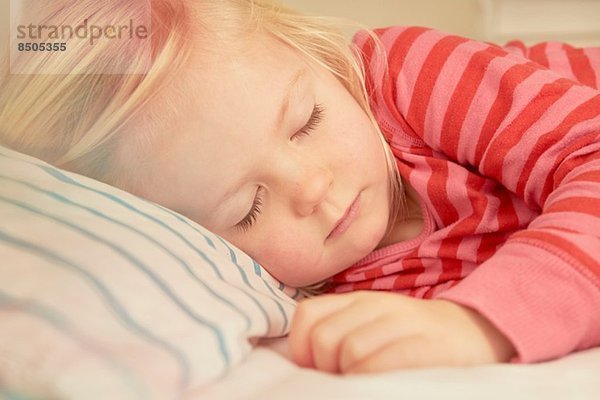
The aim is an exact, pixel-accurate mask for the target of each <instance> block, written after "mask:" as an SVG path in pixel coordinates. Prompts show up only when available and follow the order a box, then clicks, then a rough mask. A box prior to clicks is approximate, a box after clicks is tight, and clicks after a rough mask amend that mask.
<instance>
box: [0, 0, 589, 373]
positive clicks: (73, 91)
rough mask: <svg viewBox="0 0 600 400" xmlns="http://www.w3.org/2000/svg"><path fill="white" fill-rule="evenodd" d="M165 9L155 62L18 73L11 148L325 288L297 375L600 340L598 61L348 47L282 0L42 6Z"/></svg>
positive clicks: (108, 46)
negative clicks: (146, 203)
mask: <svg viewBox="0 0 600 400" xmlns="http://www.w3.org/2000/svg"><path fill="white" fill-rule="evenodd" d="M43 3H48V9H47V10H46V9H44V8H43V6H42V4H43ZM149 3H151V4H149ZM36 4H38V3H36ZM150 6H151V17H152V30H151V34H150V36H149V38H148V41H149V42H148V43H149V46H150V48H151V52H152V57H150V58H149V59H148V61H144V60H145V58H144V57H143V54H142V53H143V51H145V50H147V49H144V48H143V46H139V47H135V46H126V45H124V44H122V43H121V42H119V41H107V40H105V41H102V40H99V41H98V43H97V44H96V45H95V46H93V47H89V48H87V50H86V51H87V53H86V54H85V57H82V54H81V53H78V52H68V51H67V52H64V53H62V54H60V56H59V57H57V56H56V55H53V54H36V55H35V57H31V60H30V61H27V62H33V61H32V60H34V59H35V60H37V62H39V65H44V66H45V67H47V66H48V65H51V66H53V67H55V68H56V69H58V70H59V71H60V75H59V74H29V75H17V74H12V75H11V74H9V71H8V66H5V75H4V77H3V81H2V88H1V89H0V143H2V144H4V145H6V146H9V147H12V148H14V149H16V150H19V151H22V152H25V153H28V154H31V155H34V156H37V157H39V158H42V159H44V160H46V161H48V162H51V163H52V164H54V165H56V166H58V167H61V168H64V169H68V170H71V171H74V172H78V173H81V174H84V175H87V176H90V177H93V178H95V179H98V180H101V181H104V182H107V183H109V184H112V185H114V186H117V187H120V188H122V189H124V190H127V191H129V192H131V193H134V194H136V195H138V196H140V197H143V198H146V199H149V200H151V201H154V202H156V203H159V204H161V205H163V206H165V207H168V208H170V209H172V210H175V211H177V212H179V213H181V214H182V215H184V216H187V217H189V218H190V219H192V220H194V221H196V222H197V223H199V224H201V225H203V226H205V227H206V228H208V229H210V230H211V231H213V232H215V233H217V234H219V235H221V236H222V237H223V238H225V239H226V240H228V241H230V242H231V243H233V244H234V245H235V246H237V247H239V248H240V249H241V250H243V251H245V252H246V253H247V254H249V255H250V256H252V257H253V258H254V259H255V260H256V261H257V262H258V263H260V264H261V265H262V266H263V267H264V268H265V269H266V270H267V271H269V273H271V274H272V275H273V276H274V277H276V278H277V279H279V280H280V281H281V282H283V283H285V284H287V285H291V286H294V287H298V288H306V290H307V291H308V292H311V293H313V294H315V296H311V297H310V298H308V299H306V300H303V301H301V302H300V303H299V305H298V309H297V312H296V315H295V317H294V321H293V323H292V326H291V331H290V334H289V346H290V352H291V355H292V356H293V358H294V360H295V361H296V362H297V363H298V364H299V365H301V366H304V367H311V368H316V369H319V370H322V371H327V372H332V373H363V372H377V371H384V370H391V369H399V368H417V367H432V366H467V365H478V364H485V363H500V362H516V363H533V362H539V361H543V360H549V359H553V358H558V357H562V356H564V355H566V354H569V353H571V352H574V351H577V350H582V349H586V348H590V347H594V346H598V345H600V312H598V310H600V91H599V90H598V86H599V85H600V48H587V49H578V48H574V47H571V46H569V45H566V44H560V43H554V42H552V43H543V44H539V45H536V46H533V47H526V46H525V45H524V44H523V43H522V42H518V41H515V42H511V43H509V44H508V45H506V46H504V47H501V46H498V45H494V44H490V43H483V42H478V41H474V40H469V39H467V38H463V37H458V36H455V35H449V34H445V33H442V32H438V31H436V30H433V29H428V28H422V27H389V28H385V29H377V30H374V31H370V30H366V29H363V30H361V31H360V32H358V33H357V34H356V35H355V36H354V38H353V40H352V42H351V43H348V42H347V41H346V39H345V38H344V36H343V35H342V34H340V33H339V32H338V31H337V30H336V29H335V28H334V25H333V23H332V20H329V19H324V18H318V17H309V16H305V15H301V14H298V13H296V12H294V11H292V10H289V9H287V8H285V7H282V6H280V5H278V4H276V3H273V2H270V1H266V0H196V1H187V0H169V1H167V0H152V1H151V2H148V1H141V0H133V1H128V2H122V1H109V0H105V1H101V2H92V1H81V2H71V1H63V0H59V1H52V2H39V6H36V7H38V9H37V11H38V12H39V14H41V15H43V16H44V15H45V17H46V19H45V20H43V22H47V23H50V22H57V21H59V22H62V23H64V22H65V21H66V22H71V23H73V24H76V23H78V22H80V21H83V20H87V21H89V23H93V22H97V23H98V24H99V25H100V24H101V22H102V21H104V20H106V19H107V18H108V17H110V18H111V20H116V21H119V20H120V19H123V20H126V19H127V18H128V15H131V14H132V13H133V14H135V13H141V12H142V10H144V9H148V7H150ZM40 60H43V61H40ZM143 62H148V63H149V64H148V65H146V66H145V67H147V68H146V69H145V70H146V72H145V73H143V74H107V73H102V71H105V70H106V69H105V68H106V66H107V65H113V66H114V65H118V66H120V67H123V68H125V69H127V67H129V66H132V65H139V63H143ZM56 69H55V70H56ZM82 71H83V72H82Z"/></svg>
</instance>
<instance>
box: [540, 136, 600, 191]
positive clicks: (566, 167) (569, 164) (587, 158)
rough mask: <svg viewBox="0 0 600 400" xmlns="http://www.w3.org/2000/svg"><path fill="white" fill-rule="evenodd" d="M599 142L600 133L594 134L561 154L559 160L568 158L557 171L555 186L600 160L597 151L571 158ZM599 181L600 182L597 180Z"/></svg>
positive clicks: (579, 140)
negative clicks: (581, 168) (578, 170)
mask: <svg viewBox="0 0 600 400" xmlns="http://www.w3.org/2000/svg"><path fill="white" fill-rule="evenodd" d="M597 140H598V133H597V132H593V133H590V134H588V135H584V136H582V137H581V138H579V139H578V140H576V141H574V142H573V143H571V145H570V146H569V147H568V148H566V149H564V150H563V151H562V152H561V154H560V156H559V157H558V159H559V160H564V159H565V158H566V160H565V161H563V162H562V163H561V165H560V169H559V170H558V171H556V174H555V176H554V182H555V183H554V185H560V184H562V181H563V179H565V177H566V176H567V175H568V174H570V173H571V172H573V171H575V170H576V169H578V168H579V167H581V166H582V165H584V164H587V163H589V162H593V161H596V160H599V159H600V153H598V152H597V151H596V150H595V149H594V150H592V152H588V153H587V154H586V153H584V154H581V153H580V155H578V156H576V157H571V158H569V156H570V155H571V154H573V153H575V152H576V151H579V152H581V150H582V149H584V148H585V147H586V146H588V145H590V144H595V143H596V142H597ZM596 168H597V167H596ZM572 180H574V179H570V180H569V181H572ZM597 181H600V180H597ZM545 189H546V190H551V189H552V187H549V188H545Z"/></svg>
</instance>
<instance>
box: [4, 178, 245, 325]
mask: <svg viewBox="0 0 600 400" xmlns="http://www.w3.org/2000/svg"><path fill="white" fill-rule="evenodd" d="M0 179H6V180H8V181H11V182H13V183H17V184H20V185H23V186H26V187H27V188H29V189H31V190H34V191H36V192H38V193H42V194H45V195H47V196H50V197H52V198H54V199H55V200H58V201H60V202H61V203H63V204H66V205H69V206H73V207H75V208H79V209H82V210H85V211H88V212H90V213H91V214H93V215H95V216H98V217H100V218H102V219H104V220H107V221H110V222H112V223H114V224H116V225H118V226H121V227H123V228H126V229H127V230H129V231H132V232H134V233H136V234H138V235H140V236H143V237H144V238H146V239H147V240H149V241H150V242H152V243H153V244H154V245H156V246H157V247H158V248H160V249H162V250H164V251H165V252H166V253H167V254H169V255H170V256H171V257H173V258H174V259H175V261H177V263H178V264H179V265H181V266H182V267H183V269H184V270H185V271H186V272H188V273H189V274H190V275H191V276H192V277H193V278H194V280H196V281H197V282H198V283H199V284H200V285H201V286H203V287H204V288H205V289H206V290H207V291H208V292H209V293H210V294H212V295H213V296H214V297H216V298H217V299H219V300H220V301H222V302H223V303H225V304H226V305H228V306H229V307H230V308H231V309H232V310H234V311H235V312H236V313H237V314H239V315H240V317H241V318H242V319H243V320H244V322H245V324H246V328H245V329H246V332H248V331H249V330H250V324H251V322H250V318H249V317H248V316H247V315H246V314H245V313H244V312H243V311H242V310H240V309H239V308H238V307H237V306H235V305H234V304H233V303H231V302H230V301H229V300H228V299H226V298H225V297H223V296H221V295H220V294H219V293H217V292H216V291H215V290H214V289H213V288H212V287H210V286H209V285H207V283H206V282H204V281H203V280H202V279H200V277H199V276H197V275H196V273H195V272H194V271H193V270H192V269H191V267H190V266H189V265H188V264H187V263H186V262H185V260H182V259H181V258H180V257H179V256H177V255H176V254H175V253H173V252H172V251H171V250H170V249H169V248H167V247H165V246H164V245H163V244H162V243H160V242H159V241H157V240H156V239H154V238H153V237H152V236H150V235H148V234H146V233H145V232H143V231H140V230H138V229H136V228H134V227H133V226H131V225H128V224H125V223H123V222H121V221H118V220H116V219H114V218H112V217H110V216H107V215H106V214H104V213H102V212H100V211H98V210H96V209H93V208H91V207H87V206H84V205H81V204H79V203H75V202H74V201H73V200H70V199H68V198H66V197H64V196H63V195H61V194H59V193H56V192H52V191H49V190H45V189H43V188H40V187H38V186H36V185H33V184H31V183H28V182H23V181H19V180H15V179H12V178H8V177H6V176H2V175H0ZM197 252H198V253H201V254H202V256H203V257H202V258H203V259H204V261H206V262H207V263H209V264H210V265H211V266H212V267H213V268H216V265H215V263H214V262H213V261H212V260H211V259H210V258H209V257H208V256H207V255H206V254H204V252H202V251H201V250H197ZM221 280H222V279H221Z"/></svg>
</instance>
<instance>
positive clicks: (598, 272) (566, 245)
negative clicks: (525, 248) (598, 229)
mask: <svg viewBox="0 0 600 400" xmlns="http://www.w3.org/2000/svg"><path fill="white" fill-rule="evenodd" d="M511 239H520V240H523V239H524V240H526V241H528V240H535V241H540V242H543V243H544V246H545V247H548V246H547V245H548V244H549V245H552V246H553V247H555V248H557V249H561V250H562V251H563V252H564V253H566V254H567V255H568V256H570V257H572V258H574V259H576V260H577V261H579V262H580V263H581V264H583V266H584V267H585V268H586V269H587V270H588V271H590V272H591V273H592V274H594V275H595V276H596V277H598V278H600V264H599V263H598V261H596V260H595V259H594V258H592V257H590V256H589V255H588V253H587V252H586V251H584V250H582V249H581V248H580V247H579V246H576V245H575V244H574V243H572V242H571V241H569V240H567V239H564V238H562V237H560V236H557V235H554V234H551V233H548V232H543V231H540V230H524V231H520V232H517V233H515V234H514V235H513V237H512V238H511Z"/></svg>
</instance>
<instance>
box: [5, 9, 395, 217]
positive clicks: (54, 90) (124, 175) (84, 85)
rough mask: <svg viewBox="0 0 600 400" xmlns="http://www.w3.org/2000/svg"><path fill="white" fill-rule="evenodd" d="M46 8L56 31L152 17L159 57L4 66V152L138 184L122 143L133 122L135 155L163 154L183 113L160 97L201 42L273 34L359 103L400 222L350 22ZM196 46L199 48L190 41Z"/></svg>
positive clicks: (122, 47) (96, 50)
mask: <svg viewBox="0 0 600 400" xmlns="http://www.w3.org/2000/svg"><path fill="white" fill-rule="evenodd" d="M41 4H44V6H42V5H41ZM36 5H37V6H36V7H37V9H36V11H39V14H40V15H41V16H42V17H41V18H40V19H39V20H38V22H39V23H40V24H46V25H50V24H52V23H61V24H72V25H77V24H79V23H81V21H82V20H84V19H87V18H89V20H90V23H91V22H93V21H103V20H111V21H119V20H125V19H129V18H131V16H132V15H139V14H141V13H143V12H147V11H148V9H150V12H151V14H150V15H151V23H152V24H151V36H150V38H149V40H150V42H149V45H150V48H151V54H152V57H151V58H149V59H148V58H144V57H143V56H144V54H142V52H144V51H147V49H146V48H143V47H135V46H129V47H127V45H126V44H125V43H126V42H122V41H116V42H114V41H112V42H111V41H108V40H105V41H102V40H101V41H98V43H97V44H96V45H95V46H93V47H91V49H89V47H88V49H89V50H86V54H85V56H79V57H75V56H69V55H74V54H78V52H83V51H84V50H83V48H81V49H71V50H72V51H70V52H69V53H65V54H64V55H62V56H61V57H52V55H51V54H50V53H48V54H36V55H35V57H31V58H29V59H27V60H26V61H25V62H29V63H34V65H29V67H32V68H33V70H36V68H42V67H44V68H46V69H48V68H50V69H51V70H53V71H59V72H60V75H56V74H54V75H51V74H30V75H11V74H10V73H9V67H8V63H4V71H3V75H2V81H1V82H0V144H4V145H7V146H8V147H12V148H14V149H16V150H19V151H22V152H24V153H27V154H31V155H33V156H36V157H39V158H41V159H44V160H46V161H48V162H50V163H52V164H54V165H56V166H59V167H62V168H65V169H69V170H72V171H75V172H78V173H80V174H83V175H87V176H90V177H92V178H95V179H97V180H101V181H104V182H107V183H109V184H113V185H115V186H120V187H124V188H126V187H128V186H131V185H134V184H133V183H132V182H130V181H131V180H132V179H134V178H132V177H131V176H129V173H128V172H126V171H128V170H131V168H124V167H123V165H120V160H119V159H118V156H117V153H118V152H117V150H118V147H119V140H120V138H122V137H125V136H128V137H129V139H131V136H132V130H133V129H132V128H131V127H132V125H134V124H132V121H136V122H137V121H142V122H143V124H142V125H143V127H142V128H143V129H135V130H133V131H135V132H133V133H135V135H134V136H133V140H134V141H135V142H137V146H135V147H134V148H135V149H138V150H139V149H152V148H153V144H152V143H153V141H154V139H155V138H157V133H159V132H160V131H161V129H160V128H161V121H160V120H161V118H163V119H165V113H166V114H170V116H174V115H176V113H177V106H176V104H175V101H174V100H171V99H168V98H164V97H163V98H161V97H160V96H162V92H163V89H164V88H165V87H166V86H169V85H172V86H173V85H176V83H175V80H174V77H175V76H177V75H178V74H177V72H178V71H179V70H180V69H181V68H182V66H183V65H184V64H185V62H186V60H187V59H188V57H189V55H190V53H191V52H192V51H194V50H195V48H196V47H197V43H199V42H202V41H201V40H196V39H197V38H198V35H214V36H216V37H218V38H219V39H225V40H227V39H229V40H235V38H238V37H240V36H239V35H241V34H243V32H244V31H247V30H263V31H266V32H269V33H271V34H273V35H274V36H276V37H277V38H279V39H280V40H282V41H283V42H285V43H286V44H288V45H289V46H291V47H293V48H295V49H297V50H298V51H300V52H302V53H303V54H304V55H305V56H307V57H309V58H310V59H312V60H314V61H316V62H317V63H318V64H320V65H321V66H323V67H325V68H326V69H327V70H329V71H330V72H331V73H333V74H334V75H335V76H336V77H337V78H338V79H339V80H340V82H341V83H342V84H343V85H344V86H345V87H346V88H347V90H348V91H349V92H350V93H351V94H352V95H353V96H354V98H355V99H356V101H357V102H358V103H359V104H360V106H361V107H362V109H363V110H364V111H365V112H366V113H367V115H368V116H369V118H370V119H371V121H372V123H373V126H374V127H375V129H376V130H377V132H378V134H379V136H380V138H381V142H382V146H383V147H384V149H385V154H386V159H387V164H388V168H389V171H390V177H391V179H390V195H391V197H392V204H393V205H395V206H393V207H391V209H392V213H391V215H390V217H391V219H392V221H393V220H395V218H396V212H398V210H400V209H401V208H402V207H403V206H404V197H403V191H402V188H401V185H402V183H401V179H400V177H399V173H398V170H397V167H396V164H395V161H394V158H393V155H392V153H391V150H390V149H389V146H388V145H387V143H386V141H385V139H384V137H383V134H382V133H381V131H380V128H379V126H378V124H377V123H376V121H375V118H374V116H373V114H372V112H371V110H370V107H369V93H367V89H366V86H365V69H364V65H363V64H362V63H361V61H360V59H361V58H360V57H358V54H357V53H356V49H354V48H352V47H351V46H350V45H349V43H348V40H347V38H346V37H345V36H344V35H343V34H342V33H341V31H340V30H339V28H338V27H339V26H340V24H347V23H349V21H345V20H341V19H337V18H324V17H315V16H307V15H302V14H300V13H297V12H295V11H293V10H291V9H289V8H286V7H283V6H281V5H278V4H277V3H275V2H273V1H269V0H197V1H185V0H129V1H116V0H114V1H102V2H99V1H96V0H81V1H77V2H72V1H68V2H67V1H64V0H52V1H45V2H36ZM215 21H217V22H215ZM352 24H353V25H354V26H355V27H357V28H361V29H364V30H365V31H366V32H367V33H369V34H370V36H371V38H372V40H373V42H374V44H375V46H376V51H377V49H379V51H382V50H381V49H382V45H381V43H380V41H379V40H378V39H377V37H376V35H375V34H374V33H372V32H371V31H370V30H368V29H366V28H365V27H363V26H361V25H359V24H357V23H352ZM236 35H238V36H236ZM191 37H194V39H195V40H190V38H191ZM192 43H194V45H192ZM205 50H207V51H208V48H207V49H205ZM124 55H126V56H124ZM381 59H382V60H384V59H385V58H384V57H381ZM144 60H148V61H147V62H149V65H141V67H142V69H143V70H144V71H146V72H144V73H133V74H132V73H129V74H128V73H123V74H107V73H102V71H104V70H105V67H107V63H113V64H114V63H123V64H124V65H117V66H118V67H120V68H121V70H131V68H136V67H140V65H139V64H140V63H143V62H146V61H144ZM36 63H37V64H36ZM113 67H114V65H113ZM386 70H387V68H386ZM81 71H85V73H79V72H81ZM157 97H158V98H160V99H161V100H162V101H163V103H166V106H161V108H160V112H152V107H151V101H153V100H156V98H157ZM154 147H156V146H154ZM133 153H136V152H135V151H134V152H133ZM138 156H139V157H140V158H143V155H138ZM391 225H392V224H390V226H391Z"/></svg>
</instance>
